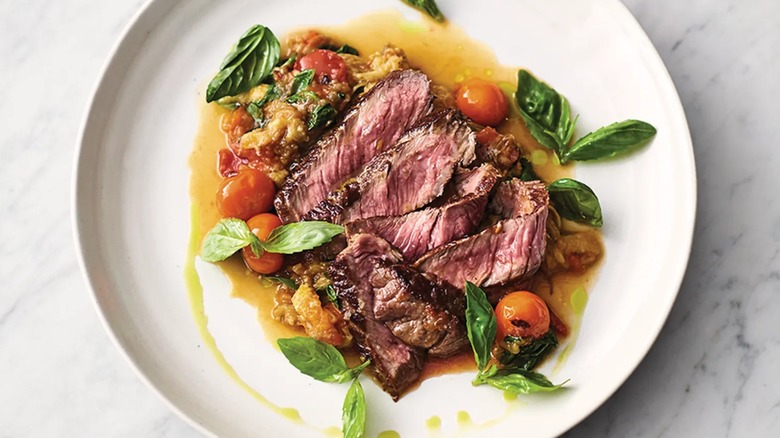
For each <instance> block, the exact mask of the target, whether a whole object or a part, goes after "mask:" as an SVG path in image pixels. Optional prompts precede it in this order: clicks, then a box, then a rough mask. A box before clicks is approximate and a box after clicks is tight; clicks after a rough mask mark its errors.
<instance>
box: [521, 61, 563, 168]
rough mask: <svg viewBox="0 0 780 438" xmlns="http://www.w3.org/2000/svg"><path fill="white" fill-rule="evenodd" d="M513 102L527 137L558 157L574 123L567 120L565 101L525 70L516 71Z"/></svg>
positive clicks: (561, 96)
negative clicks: (527, 133) (518, 111)
mask: <svg viewBox="0 0 780 438" xmlns="http://www.w3.org/2000/svg"><path fill="white" fill-rule="evenodd" d="M515 101H516V102H517V106H518V108H519V109H520V116H521V117H522V118H523V120H524V121H525V124H526V126H528V131H529V132H530V133H531V136H533V138H534V139H536V141H537V142H539V144H541V145H542V146H544V147H546V148H548V149H552V150H553V151H555V152H556V153H557V154H558V155H559V156H560V155H561V154H562V153H563V152H564V150H565V148H566V145H568V143H569V140H571V136H572V135H573V134H574V126H575V124H576V120H574V121H572V120H571V110H570V108H569V101H568V100H566V98H565V97H563V95H560V94H558V92H557V91H555V90H554V89H553V88H552V87H550V86H549V85H547V84H545V83H544V82H542V81H539V80H537V79H536V78H535V77H533V75H531V74H530V73H529V72H528V71H526V70H519V71H518V72H517V91H516V92H515Z"/></svg>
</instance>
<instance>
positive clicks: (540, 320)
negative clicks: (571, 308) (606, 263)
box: [496, 291, 550, 339]
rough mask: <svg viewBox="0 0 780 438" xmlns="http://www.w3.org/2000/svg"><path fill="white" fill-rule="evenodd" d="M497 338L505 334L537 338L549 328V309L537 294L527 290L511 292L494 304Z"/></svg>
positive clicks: (502, 337)
mask: <svg viewBox="0 0 780 438" xmlns="http://www.w3.org/2000/svg"><path fill="white" fill-rule="evenodd" d="M496 323H497V326H498V336H499V339H504V337H506V336H507V335H509V336H515V337H518V338H523V339H539V338H541V337H542V336H544V335H545V334H546V333H547V332H548V331H549V330H550V310H549V309H548V308H547V303H545V302H544V300H543V299H541V298H540V297H539V296H538V295H536V294H534V293H532V292H528V291H517V292H512V293H510V294H507V295H506V296H504V298H501V300H500V301H499V302H498V305H497V306H496Z"/></svg>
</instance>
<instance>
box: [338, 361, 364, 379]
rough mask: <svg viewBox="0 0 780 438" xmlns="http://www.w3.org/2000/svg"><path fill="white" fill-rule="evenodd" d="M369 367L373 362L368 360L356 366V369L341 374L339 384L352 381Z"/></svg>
mask: <svg viewBox="0 0 780 438" xmlns="http://www.w3.org/2000/svg"><path fill="white" fill-rule="evenodd" d="M369 365H371V361H370V360H367V361H365V362H363V363H361V364H360V365H358V366H356V367H355V368H350V369H349V370H347V371H346V372H344V373H342V374H341V376H340V378H339V380H338V383H344V382H347V381H349V380H352V379H354V378H356V377H357V376H359V375H360V373H362V372H363V370H364V369H366V367H368V366H369Z"/></svg>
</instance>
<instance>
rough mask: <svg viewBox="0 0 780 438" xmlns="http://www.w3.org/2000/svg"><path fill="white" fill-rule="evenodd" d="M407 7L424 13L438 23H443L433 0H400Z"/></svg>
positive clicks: (442, 17) (442, 16) (442, 18)
mask: <svg viewBox="0 0 780 438" xmlns="http://www.w3.org/2000/svg"><path fill="white" fill-rule="evenodd" d="M402 1H403V2H404V3H406V4H407V5H409V6H411V7H413V8H415V9H418V10H420V11H423V12H425V13H426V14H428V15H429V16H430V17H431V18H433V19H434V20H436V21H438V22H439V23H443V22H444V15H442V13H441V11H440V10H439V7H438V6H437V5H436V1H435V0H402Z"/></svg>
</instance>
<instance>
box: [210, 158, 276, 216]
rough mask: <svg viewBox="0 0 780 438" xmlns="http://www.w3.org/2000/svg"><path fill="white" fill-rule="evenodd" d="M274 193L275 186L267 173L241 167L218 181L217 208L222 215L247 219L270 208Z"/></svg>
mask: <svg viewBox="0 0 780 438" xmlns="http://www.w3.org/2000/svg"><path fill="white" fill-rule="evenodd" d="M275 195H276V186H275V185H274V182H273V181H272V180H271V178H269V177H268V175H266V174H265V173H263V172H261V171H259V170H256V169H251V168H246V169H241V170H239V171H238V174H237V175H236V176H232V177H230V178H225V179H224V180H222V183H220V185H219V189H217V210H218V211H219V214H220V215H222V217H236V218H239V219H243V220H248V219H249V218H251V217H252V216H254V215H256V214H259V213H265V212H267V211H269V210H271V207H272V206H273V201H274V196H275Z"/></svg>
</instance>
